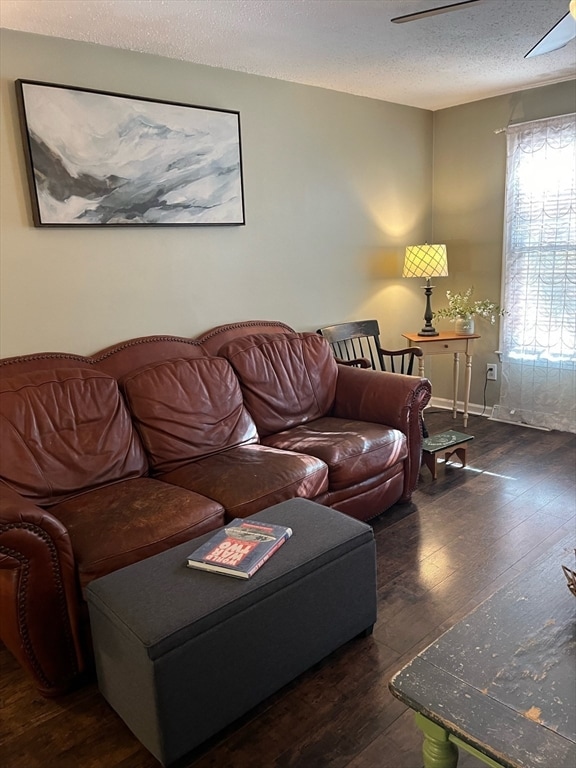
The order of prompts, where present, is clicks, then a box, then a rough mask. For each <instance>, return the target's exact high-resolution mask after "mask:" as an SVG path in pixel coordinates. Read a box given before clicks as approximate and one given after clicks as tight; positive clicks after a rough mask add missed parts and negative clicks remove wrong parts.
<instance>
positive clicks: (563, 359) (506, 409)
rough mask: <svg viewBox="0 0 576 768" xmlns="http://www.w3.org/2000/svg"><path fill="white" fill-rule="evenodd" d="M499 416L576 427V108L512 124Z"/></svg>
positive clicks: (533, 423)
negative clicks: (545, 118)
mask: <svg viewBox="0 0 576 768" xmlns="http://www.w3.org/2000/svg"><path fill="white" fill-rule="evenodd" d="M506 133H507V178H506V219H505V231H504V255H503V286H504V296H503V305H504V307H505V308H506V310H507V311H508V313H509V314H507V315H506V316H505V317H504V319H503V322H502V325H501V350H502V391H501V401H500V405H499V406H496V409H495V410H499V411H500V412H499V413H498V415H499V416H500V417H504V418H506V419H507V420H512V421H519V422H521V423H524V424H528V425H531V426H540V427H544V428H548V429H562V430H566V431H571V432H576V387H575V371H576V115H574V114H572V115H564V116H562V117H556V118H551V119H547V120H539V121H536V122H533V123H523V124H521V125H517V126H511V127H510V128H508V129H507V131H506Z"/></svg>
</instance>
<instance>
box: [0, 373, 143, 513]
mask: <svg viewBox="0 0 576 768" xmlns="http://www.w3.org/2000/svg"><path fill="white" fill-rule="evenodd" d="M0 445H1V446H2V462H1V468H0V476H1V477H2V479H3V480H4V481H5V482H6V483H7V484H8V485H9V486H11V487H12V488H13V489H14V490H15V491H17V492H18V493H20V494H21V495H22V496H24V497H25V498H27V499H30V500H32V501H34V502H35V503H36V504H38V505H40V506H44V507H49V506H51V505H53V504H56V503H58V502H60V501H63V500H64V499H66V498H69V497H70V496H73V495H76V494H78V493H80V492H82V491H87V490H90V489H93V488H99V487H101V486H104V485H107V484H109V483H115V482H117V481H119V480H126V479H129V478H132V477H138V476H140V475H144V474H146V473H147V471H148V466H147V462H146V457H145V454H144V451H143V448H142V445H141V443H140V440H139V439H138V436H137V434H136V432H135V431H134V429H133V427H132V422H131V419H130V415H129V413H128V410H127V408H126V406H125V404H124V401H123V399H122V396H121V394H120V391H119V390H118V385H117V382H116V380H115V379H114V378H112V377H111V376H108V375H107V374H105V373H101V372H100V371H94V370H91V369H89V368H62V369H55V370H46V371H37V372H35V373H22V374H19V375H17V376H13V377H11V378H5V379H3V380H2V382H1V384H0Z"/></svg>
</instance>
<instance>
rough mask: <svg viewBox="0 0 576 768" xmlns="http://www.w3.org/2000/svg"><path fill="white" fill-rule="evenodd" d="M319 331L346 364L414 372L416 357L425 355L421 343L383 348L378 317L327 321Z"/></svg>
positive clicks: (399, 371)
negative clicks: (414, 345)
mask: <svg viewBox="0 0 576 768" xmlns="http://www.w3.org/2000/svg"><path fill="white" fill-rule="evenodd" d="M318 333H319V334H320V335H321V336H324V338H325V339H326V340H327V341H328V343H329V344H330V346H331V347H332V351H333V352H334V357H336V359H337V360H338V361H339V362H341V363H344V364H345V365H355V366H357V367H358V368H374V370H375V371H388V372H389V373H405V374H406V375H407V376H412V371H413V369H414V359H415V358H416V357H422V350H421V348H420V347H406V348H405V349H383V348H382V347H381V346H380V328H379V326H378V321H377V320H359V321H358V322H354V323H338V324H337V325H327V326H326V327H325V328H319V329H318Z"/></svg>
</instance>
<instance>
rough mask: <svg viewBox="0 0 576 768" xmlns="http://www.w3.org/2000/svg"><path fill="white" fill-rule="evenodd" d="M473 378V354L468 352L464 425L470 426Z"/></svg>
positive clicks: (465, 377)
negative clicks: (469, 413)
mask: <svg viewBox="0 0 576 768" xmlns="http://www.w3.org/2000/svg"><path fill="white" fill-rule="evenodd" d="M471 379H472V355H470V354H468V353H466V373H465V376H464V427H467V426H468V403H469V401H470V381H471Z"/></svg>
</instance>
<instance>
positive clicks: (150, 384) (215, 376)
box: [121, 357, 258, 472]
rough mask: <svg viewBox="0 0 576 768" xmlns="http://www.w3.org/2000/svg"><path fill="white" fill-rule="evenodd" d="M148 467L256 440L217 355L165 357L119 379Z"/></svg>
mask: <svg viewBox="0 0 576 768" xmlns="http://www.w3.org/2000/svg"><path fill="white" fill-rule="evenodd" d="M121 387H122V389H123V390H124V394H125V396H126V400H127V402H128V407H129V409H130V411H131V413H132V416H133V418H134V423H135V424H136V427H137V429H138V431H139V433H140V436H141V438H142V442H143V443H144V447H145V449H146V452H147V454H148V458H149V461H150V466H151V467H152V469H153V471H154V472H168V471H170V470H173V469H177V468H178V467H180V466H183V465H185V464H188V463H189V462H190V461H196V460H197V459H200V458H202V457H203V456H207V455H210V454H213V453H218V452H219V451H223V450H225V449H227V448H230V447H233V446H236V445H241V444H244V443H251V442H256V441H257V440H258V433H257V432H256V425H255V424H254V421H253V420H252V418H251V416H250V414H249V413H248V411H247V410H246V408H245V406H244V403H243V400H242V392H241V390H240V386H239V384H238V380H237V378H236V376H235V375H234V371H233V370H232V368H231V367H230V364H229V363H228V362H227V361H226V360H224V359H223V358H218V357H203V358H196V359H185V358H180V359H175V360H167V361H163V362H159V363H155V364H151V365H148V366H145V367H144V368H140V369H139V370H138V371H136V372H134V373H131V374H128V375H127V376H125V377H123V378H122V379H121Z"/></svg>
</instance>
